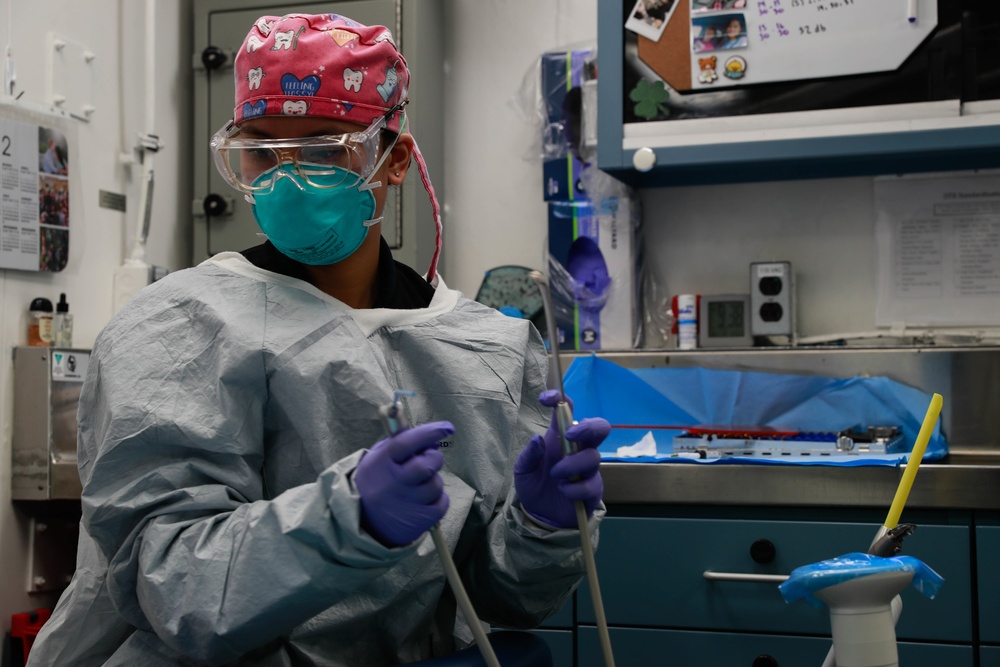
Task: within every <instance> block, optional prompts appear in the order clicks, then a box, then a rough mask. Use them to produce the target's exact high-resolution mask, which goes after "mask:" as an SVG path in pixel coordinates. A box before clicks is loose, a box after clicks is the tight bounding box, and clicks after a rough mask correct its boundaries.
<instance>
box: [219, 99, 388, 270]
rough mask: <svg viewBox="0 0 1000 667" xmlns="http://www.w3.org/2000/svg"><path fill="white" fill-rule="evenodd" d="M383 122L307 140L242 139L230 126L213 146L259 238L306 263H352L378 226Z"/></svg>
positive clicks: (386, 153) (385, 153)
mask: <svg viewBox="0 0 1000 667" xmlns="http://www.w3.org/2000/svg"><path fill="white" fill-rule="evenodd" d="M384 127H385V117H380V118H378V119H376V120H375V122H373V123H372V124H371V125H370V126H369V127H368V128H366V129H365V130H364V131H362V132H353V133H349V134H339V135H327V136H319V137H304V138H288V139H285V138H279V139H267V138H265V139H258V138H244V137H242V136H241V134H240V131H239V129H237V128H236V127H234V126H233V125H232V124H231V123H230V124H228V125H227V126H226V127H224V128H222V129H221V130H219V132H217V133H216V135H215V137H213V139H212V150H213V154H214V157H215V161H216V166H217V167H218V168H219V172H220V173H221V174H222V176H223V177H225V179H226V180H227V181H228V182H229V184H230V185H232V186H233V187H235V188H236V189H238V190H240V191H241V192H243V193H244V197H245V198H246V200H247V201H248V202H249V203H250V204H251V210H252V212H253V215H254V218H255V219H256V220H257V224H258V225H259V226H260V228H261V231H262V232H263V233H264V235H265V236H267V238H268V240H269V241H270V242H271V243H272V244H273V245H274V246H275V247H276V248H277V249H278V250H279V251H280V252H281V253H282V254H284V255H285V256H287V257H290V258H291V259H294V260H296V261H298V262H302V263H303V264H310V265H314V266H315V265H324V264H335V263H337V262H340V261H342V260H344V259H346V258H347V257H350V256H351V254H353V253H354V252H355V251H356V250H357V249H358V248H360V247H361V244H362V243H363V242H364V240H365V238H366V237H367V236H368V229H369V228H370V227H372V226H373V225H376V224H378V223H379V222H380V221H381V217H375V209H376V201H375V196H374V194H373V193H372V190H373V189H374V188H377V187H379V186H380V185H381V182H379V181H376V182H372V180H371V179H372V178H373V177H374V175H375V173H377V171H378V169H379V167H380V166H381V165H382V163H383V162H384V161H385V160H386V158H387V157H388V156H389V154H390V152H391V151H392V148H393V145H394V143H393V144H392V145H389V146H387V147H386V149H385V150H384V151H382V153H381V156H379V150H378V148H379V136H380V134H379V133H380V130H381V129H382V128H384Z"/></svg>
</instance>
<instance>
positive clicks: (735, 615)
mask: <svg viewBox="0 0 1000 667" xmlns="http://www.w3.org/2000/svg"><path fill="white" fill-rule="evenodd" d="M969 530H970V529H969V527H967V526H928V525H922V526H920V527H919V529H918V530H917V532H916V533H914V534H913V535H912V536H910V537H909V538H907V542H906V553H907V554H909V555H913V556H916V557H917V558H920V559H921V560H923V561H924V562H925V563H926V564H928V565H930V566H931V567H932V568H933V569H934V570H936V571H937V572H938V573H940V574H941V575H942V576H943V577H944V578H945V580H946V581H945V584H944V586H943V587H942V589H941V591H940V593H939V595H938V597H937V598H936V599H935V600H928V599H927V598H925V597H923V596H922V595H921V594H920V593H919V592H917V591H916V590H915V589H913V588H912V587H911V588H908V589H907V590H905V591H904V592H903V594H902V598H903V614H902V617H901V618H900V621H899V624H898V626H897V637H899V638H900V639H901V640H908V639H916V640H921V641H950V642H963V643H969V644H971V642H972V639H973V634H972V627H973V622H974V619H973V616H972V580H971V574H970V571H969V563H970V562H971V556H970V553H969V543H970V535H969ZM873 536H874V528H873V526H872V525H871V524H864V523H832V522H829V523H820V522H799V521H748V520H739V521H737V520H722V519H678V518H658V517H607V518H606V519H605V520H604V521H603V522H602V524H601V541H600V548H599V549H598V552H597V569H598V572H599V575H600V585H601V592H602V595H603V598H604V608H605V612H606V615H607V619H608V624H609V625H611V626H640V627H654V628H671V629H678V630H687V629H690V630H714V631H741V632H762V633H795V634H811V635H825V636H829V633H830V621H829V614H828V612H827V610H826V609H825V608H815V607H810V606H809V605H807V604H806V603H804V602H801V601H800V602H796V603H793V604H786V603H785V601H784V599H783V598H782V597H781V594H780V591H779V590H778V583H777V582H773V581H764V582H759V583H758V582H746V581H717V580H709V579H707V578H706V577H705V573H706V572H712V573H735V574H742V575H747V574H748V575H787V574H788V573H790V572H791V571H792V570H793V569H794V568H796V567H799V566H801V565H808V564H811V563H815V562H817V561H821V560H825V559H828V558H832V557H835V556H840V555H843V554H846V553H849V552H855V551H865V550H866V549H867V547H868V545H869V543H870V542H871V539H872V537H873ZM755 545H756V546H755ZM755 556H756V558H757V560H755ZM768 556H769V557H768ZM758 560H763V561H767V562H758ZM576 598H577V620H578V622H579V623H580V624H591V625H593V624H594V623H595V615H594V611H593V608H592V605H591V603H590V593H589V590H588V588H587V584H586V582H584V584H583V585H581V587H580V590H579V591H577V595H576Z"/></svg>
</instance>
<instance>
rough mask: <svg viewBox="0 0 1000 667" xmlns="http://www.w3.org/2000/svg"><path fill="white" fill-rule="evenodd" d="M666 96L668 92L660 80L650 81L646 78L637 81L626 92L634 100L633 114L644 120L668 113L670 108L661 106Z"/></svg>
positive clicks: (668, 95)
mask: <svg viewBox="0 0 1000 667" xmlns="http://www.w3.org/2000/svg"><path fill="white" fill-rule="evenodd" d="M668 97H670V93H668V92H667V88H666V86H664V85H663V82H662V81H655V82H652V83H651V82H649V81H647V80H646V79H642V80H641V81H639V83H638V84H636V87H635V88H633V89H632V92H630V93H629V94H628V98H629V99H630V100H632V101H633V102H635V115H636V116H640V117H641V118H645V119H646V120H653V119H655V118H656V117H657V116H658V115H660V114H663V115H664V116H667V115H669V114H670V110H669V109H667V108H666V107H665V106H663V103H664V102H666V101H667V98H668Z"/></svg>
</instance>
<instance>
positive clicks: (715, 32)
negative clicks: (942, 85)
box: [626, 0, 938, 91]
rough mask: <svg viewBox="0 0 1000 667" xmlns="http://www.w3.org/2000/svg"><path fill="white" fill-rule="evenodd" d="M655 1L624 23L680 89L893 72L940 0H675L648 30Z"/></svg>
mask: <svg viewBox="0 0 1000 667" xmlns="http://www.w3.org/2000/svg"><path fill="white" fill-rule="evenodd" d="M650 4H653V5H656V4H663V3H657V2H654V0H639V2H637V3H636V8H635V12H634V13H633V15H632V16H631V17H630V18H629V22H628V23H626V28H629V29H630V30H632V31H633V32H636V33H637V34H639V35H640V37H639V57H640V58H641V59H642V61H643V62H644V63H645V64H646V65H648V66H649V67H650V68H651V69H653V70H654V71H655V72H656V73H657V74H659V75H660V77H662V78H663V80H664V81H665V82H666V83H667V84H668V85H669V86H671V87H672V88H673V89H674V90H678V91H693V90H705V89H712V88H722V87H727V86H745V85H752V84H757V83H771V82H778V81H797V80H806V79H821V78H827V77H837V76H849V75H855V74H868V73H874V72H889V71H893V70H895V69H897V68H898V67H899V66H900V65H902V64H903V62H904V61H905V60H906V59H907V58H908V57H909V56H910V54H911V53H913V51H914V50H916V49H917V47H918V46H920V44H921V42H923V41H924V40H925V39H926V38H927V37H928V36H929V35H930V34H931V31H933V30H934V28H935V27H936V26H937V20H938V17H937V0H911V1H910V2H904V1H903V0H675V2H674V3H673V4H674V6H672V7H671V11H670V12H669V14H667V15H666V17H665V20H664V21H663V23H662V24H658V25H657V27H656V31H655V32H652V33H651V32H650V28H649V25H646V24H649V23H651V22H652V23H654V24H655V23H656V21H655V19H650V18H649V17H650V16H652V14H653V8H650V9H646V10H643V7H644V6H647V5H650ZM643 12H644V13H643ZM637 16H645V17H646V18H645V20H644V21H642V22H638V23H637V18H636V17H637Z"/></svg>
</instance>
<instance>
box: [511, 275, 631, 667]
mask: <svg viewBox="0 0 1000 667" xmlns="http://www.w3.org/2000/svg"><path fill="white" fill-rule="evenodd" d="M528 276H529V277H530V278H531V279H532V280H534V281H535V282H536V283H537V284H538V291H539V292H540V293H541V295H542V305H543V306H544V309H545V328H546V330H547V333H548V337H549V381H550V382H553V383H555V384H556V388H557V389H558V390H559V397H560V399H559V403H558V405H556V408H555V411H556V423H557V425H558V426H559V435H560V437H561V438H562V444H563V453H564V454H572V453H574V452H575V451H576V448H575V446H574V445H573V443H572V442H570V441H569V440H567V439H566V429H568V428H569V427H570V426H572V425H573V423H574V422H573V409H572V408H571V407H570V406H569V402H568V401H567V400H566V392H565V390H564V389H563V374H562V363H561V362H560V360H559V331H558V329H557V328H556V315H555V310H554V308H553V305H552V293H551V292H550V291H549V281H548V279H547V278H546V277H545V276H544V275H542V273H541V272H539V271H532V272H531V273H529V274H528ZM575 506H576V523H577V527H578V528H579V530H580V541H581V543H582V552H583V562H584V566H585V568H586V570H587V584H588V585H589V586H590V597H591V602H592V603H593V606H594V616H595V618H596V619H597V634H598V637H599V638H600V641H601V653H602V654H603V656H604V664H605V667H614V664H615V658H614V656H613V655H612V653H611V637H610V635H609V634H608V621H607V619H606V618H605V615H604V602H603V601H602V599H601V587H600V585H599V584H598V581H597V563H596V561H595V560H594V547H593V544H591V542H590V526H589V524H588V523H587V511H586V509H584V507H583V503H582V502H581V501H577V502H576V503H575Z"/></svg>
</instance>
